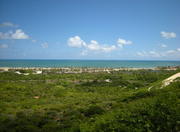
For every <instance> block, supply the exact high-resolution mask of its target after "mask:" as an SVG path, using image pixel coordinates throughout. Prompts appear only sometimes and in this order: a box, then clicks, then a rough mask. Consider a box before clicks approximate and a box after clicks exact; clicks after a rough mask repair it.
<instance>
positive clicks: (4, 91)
mask: <svg viewBox="0 0 180 132" xmlns="http://www.w3.org/2000/svg"><path fill="white" fill-rule="evenodd" d="M22 72H23V73H30V74H29V75H23V74H16V73H15V71H13V70H12V71H9V72H1V73H0V132H61V131H62V132H178V131H180V127H179V126H180V111H179V110H180V104H179V103H180V81H179V78H177V79H176V81H175V82H173V83H171V84H170V85H168V86H167V87H164V88H163V89H160V87H161V81H162V80H164V79H166V78H167V77H169V76H171V75H173V74H175V73H177V72H178V70H176V71H167V70H163V69H162V70H157V71H155V70H137V71H125V70H124V71H117V72H111V73H110V74H108V73H103V72H99V73H78V74H58V73H57V71H56V70H54V71H53V70H52V71H50V72H49V73H47V72H45V71H43V74H39V75H35V74H32V71H30V70H29V71H28V70H22ZM149 87H152V88H151V90H148V88H149Z"/></svg>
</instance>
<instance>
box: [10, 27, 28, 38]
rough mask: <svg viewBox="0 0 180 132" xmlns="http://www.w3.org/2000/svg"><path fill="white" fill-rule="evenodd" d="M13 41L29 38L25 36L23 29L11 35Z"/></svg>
mask: <svg viewBox="0 0 180 132" xmlns="http://www.w3.org/2000/svg"><path fill="white" fill-rule="evenodd" d="M11 38H12V39H28V38H29V36H28V35H27V34H25V33H24V32H23V31H22V30H21V29H17V30H16V31H15V33H13V34H12V35H11Z"/></svg>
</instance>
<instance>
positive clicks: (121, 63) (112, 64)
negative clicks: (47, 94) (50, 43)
mask: <svg viewBox="0 0 180 132" xmlns="http://www.w3.org/2000/svg"><path fill="white" fill-rule="evenodd" d="M159 66H180V61H146V60H0V67H54V68H55V67H94V68H122V67H127V68H153V67H159Z"/></svg>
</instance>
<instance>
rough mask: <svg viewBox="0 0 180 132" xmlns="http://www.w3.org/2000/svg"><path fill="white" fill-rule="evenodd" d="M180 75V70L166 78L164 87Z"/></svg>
mask: <svg viewBox="0 0 180 132" xmlns="http://www.w3.org/2000/svg"><path fill="white" fill-rule="evenodd" d="M178 77H180V72H178V73H176V74H174V75H172V76H170V77H169V78H167V79H165V80H164V81H163V87H165V86H167V85H169V84H170V83H171V82H173V81H174V80H175V79H176V78H178Z"/></svg>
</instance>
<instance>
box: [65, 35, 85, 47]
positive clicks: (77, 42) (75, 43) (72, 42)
mask: <svg viewBox="0 0 180 132" xmlns="http://www.w3.org/2000/svg"><path fill="white" fill-rule="evenodd" d="M68 45H69V46H70V47H77V48H80V47H82V46H85V45H86V43H85V42H84V41H83V40H82V39H81V38H80V37H79V36H74V37H71V38H69V39H68Z"/></svg>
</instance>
